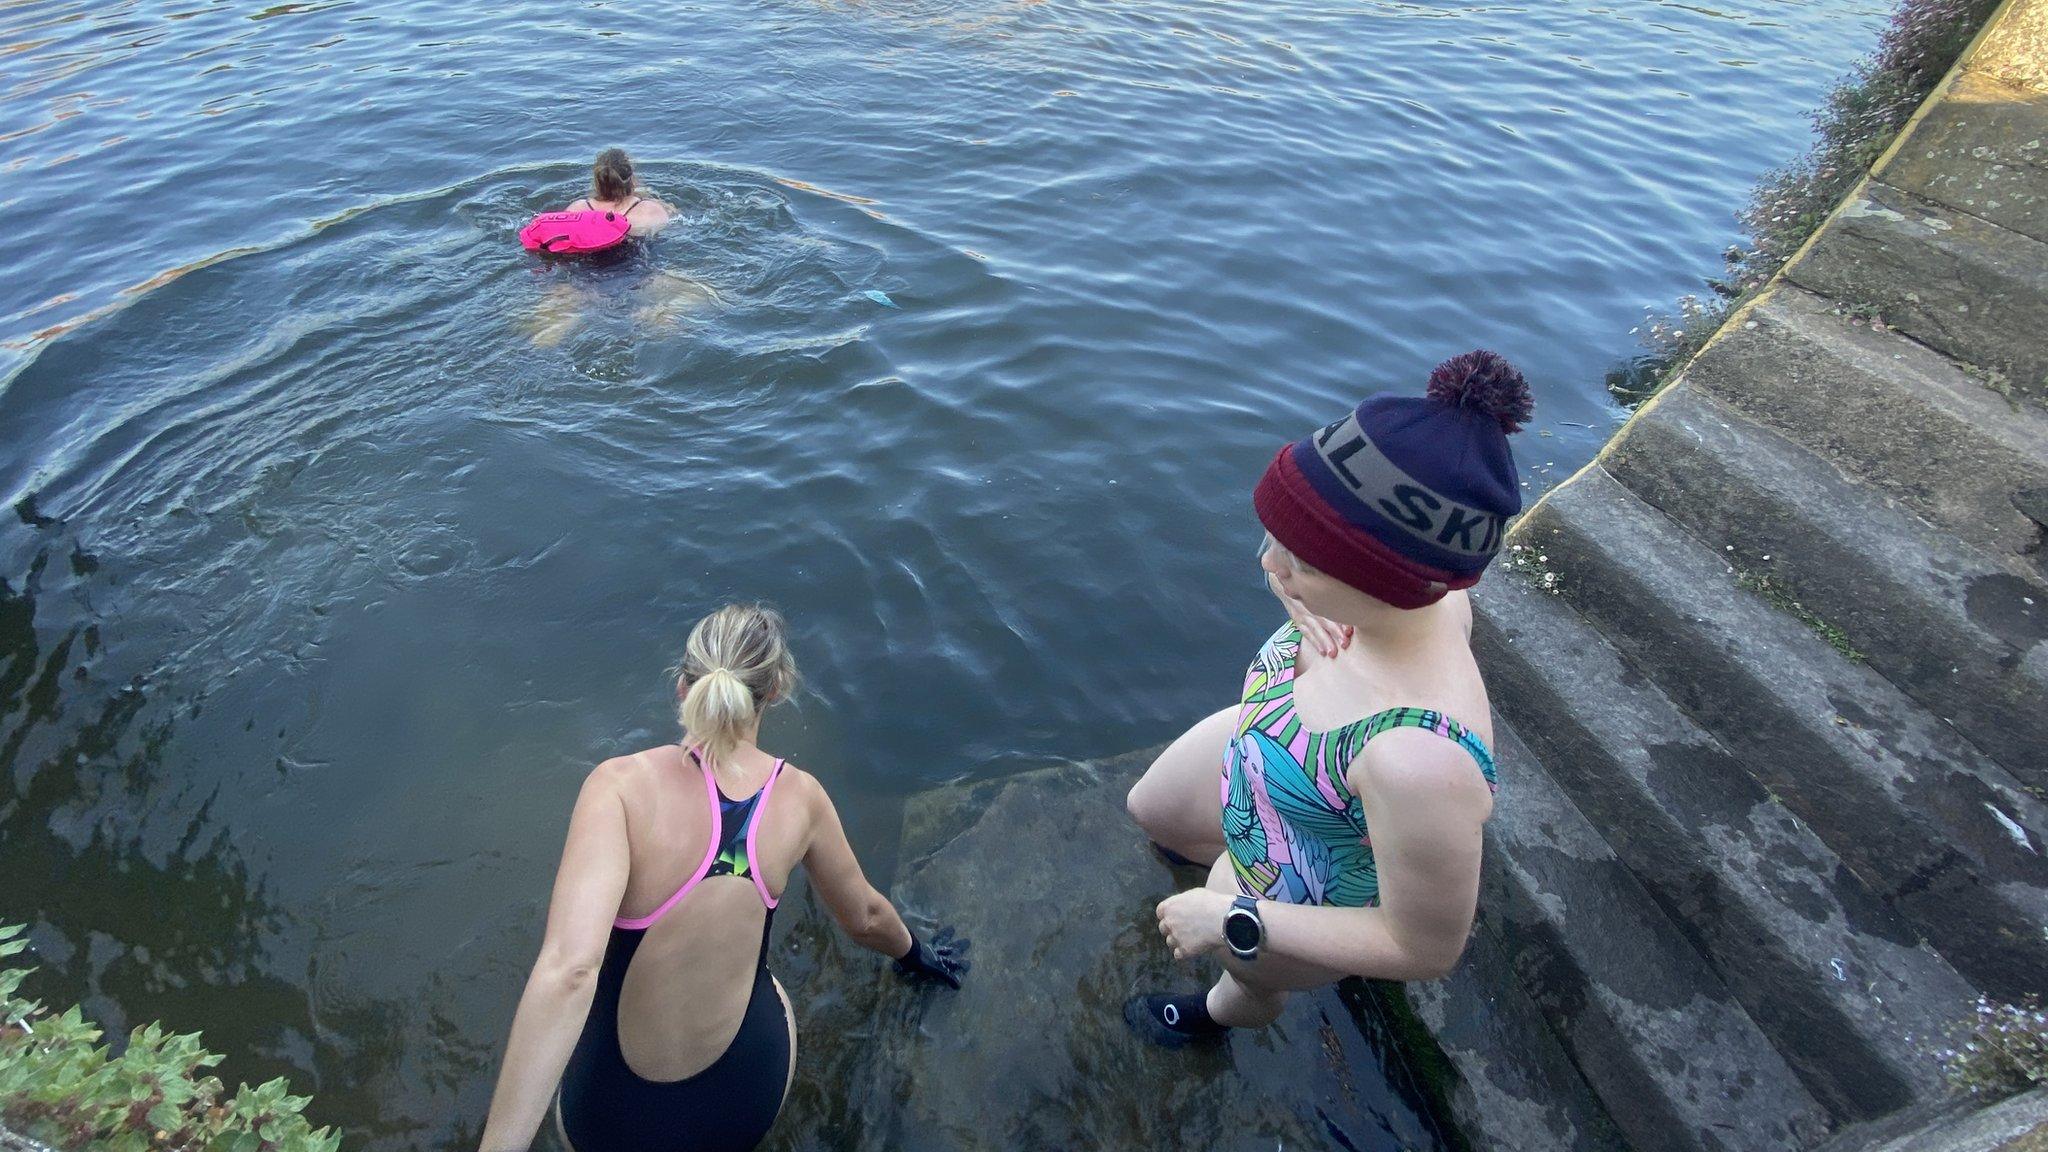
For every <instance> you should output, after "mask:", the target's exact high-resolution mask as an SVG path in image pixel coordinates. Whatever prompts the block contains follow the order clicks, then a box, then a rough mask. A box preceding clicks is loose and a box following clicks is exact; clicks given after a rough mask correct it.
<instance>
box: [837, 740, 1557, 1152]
mask: <svg viewBox="0 0 2048 1152" xmlns="http://www.w3.org/2000/svg"><path fill="white" fill-rule="evenodd" d="M1149 760H1150V756H1149V755H1145V756H1133V757H1127V758H1124V759H1120V760H1112V761H1106V762H1102V763H1098V764H1094V765H1070V766H1065V767H1060V768H1055V769H1046V770H1041V771H1036V772H1027V773H1023V774H1020V775H1018V776H1013V777H1010V778H1008V779H1005V780H1002V781H999V782H995V783H993V784H976V785H967V786H961V787H954V788H945V789H939V790H937V791H934V792H931V793H927V794H925V795H923V796H920V797H917V798H915V799H913V800H912V802H911V804H910V806H909V811H908V813H907V815H906V818H905V829H906V833H905V839H904V849H903V855H904V859H905V860H906V861H908V863H907V864H906V866H905V874H904V876H903V879H902V880H901V881H900V882H899V883H898V884H897V885H896V890H895V895H896V897H897V898H898V900H899V901H900V902H901V903H902V904H903V905H904V906H906V907H907V908H909V909H910V910H911V911H912V913H913V915H928V916H931V917H934V918H936V919H938V920H940V921H942V922H944V923H947V924H951V925H954V926H955V927H957V928H958V929H959V930H960V931H961V932H962V933H964V934H965V935H967V936H969V937H971V938H972V939H973V942H974V943H973V949H972V955H973V961H974V969H973V972H972V974H971V975H970V978H969V980H968V983H967V986H966V987H965V988H964V989H963V990H961V991H960V992H958V993H937V992H929V991H927V992H918V991H915V990H911V989H907V988H894V987H891V988H886V989H884V990H883V992H882V995H881V996H880V998H879V1000H878V1001H877V1003H876V1005H875V1009H874V1019H873V1022H872V1024H871V1029H872V1034H873V1040H872V1046H873V1048H874V1058H873V1060H872V1062H871V1068H870V1070H869V1073H868V1084H869V1087H868V1088H867V1089H866V1096H865V1100H864V1104H863V1110H864V1112H865V1113H866V1114H867V1115H868V1116H870V1117H873V1118H876V1119H875V1120H873V1121H871V1122H870V1125H869V1126H868V1128H867V1129H866V1131H865V1133H864V1138H863V1143H862V1145H861V1146H863V1147H875V1148H889V1149H900V1150H906V1152H915V1150H918V1149H948V1150H967V1149H992V1150H993V1149H1005V1150H1017V1149H1068V1148H1205V1149H1243V1150H1245V1152H1254V1150H1256V1152H1269V1150H1271V1149H1273V1148H1275V1147H1286V1148H1302V1147H1328V1146H1332V1145H1335V1146H1339V1147H1341V1146H1343V1143H1344V1142H1345V1141H1349V1142H1350V1143H1351V1144H1352V1145H1353V1146H1356V1147H1360V1148H1371V1147H1388V1146H1393V1147H1404V1148H1414V1149H1433V1148H1449V1147H1452V1144H1451V1142H1450V1138H1448V1137H1446V1136H1445V1135H1443V1134H1442V1133H1440V1132H1439V1131H1438V1130H1437V1129H1436V1127H1435V1125H1434V1123H1433V1121H1432V1119H1431V1118H1430V1117H1429V1115H1428V1114H1427V1110H1426V1108H1425V1107H1424V1106H1423V1103H1422V1093H1421V1091H1420V1089H1419V1088H1418V1087H1417V1086H1416V1085H1415V1084H1414V1082H1413V1072H1412V1071H1411V1070H1410V1069H1409V1067H1408V1065H1407V1062H1406V1061H1405V1059H1404V1058H1403V1057H1402V1056H1401V1055H1400V1053H1398V1052H1396V1051H1393V1050H1392V1046H1391V1044H1390V1043H1389V1042H1388V1041H1387V1039H1386V1036H1385V1034H1384V1031H1383V1030H1381V1029H1379V1028H1377V1027H1375V1026H1374V1025H1373V1024H1372V1023H1371V1022H1370V1021H1364V1022H1361V1020H1360V1019H1359V1018H1358V1017H1356V1016H1355V1015H1354V1013H1353V1010H1352V1007H1351V1006H1348V1005H1347V1004H1346V1003H1345V1001H1344V999H1343V998H1342V997H1340V996H1339V995H1338V994H1337V992H1336V991H1335V990H1334V989H1326V990H1323V991H1321V992H1317V993H1310V994H1303V995H1297V996H1295V997H1293V998H1292V999H1291V1001H1290V1003H1289V1006H1288V1009H1287V1012H1286V1014H1285V1015H1284V1016H1283V1017H1282V1018H1281V1020H1280V1021H1279V1023H1277V1024H1276V1025H1275V1026H1274V1027H1273V1028H1271V1029H1268V1030H1265V1031H1263V1032H1255V1033H1242V1034H1238V1035H1235V1036H1233V1037H1232V1039H1231V1040H1230V1042H1229V1043H1228V1045H1227V1046H1226V1047H1223V1048H1220V1049H1209V1050H1189V1051H1178V1052H1174V1051H1164V1050H1160V1049H1156V1048H1153V1047H1151V1046H1150V1045H1148V1044H1145V1043H1144V1042H1142V1041H1140V1040H1139V1039H1138V1038H1137V1037H1135V1036H1134V1035H1132V1034H1131V1033H1130V1031H1129V1029H1128V1027H1127V1025H1126V1024H1125V1023H1124V1020H1123V1017H1122V1014H1121V1006H1122V1003H1123V1001H1124V999H1125V998H1126V997H1127V996H1129V995H1130V994H1132V993H1133V992H1137V991H1140V990H1176V991H1192V990H1194V989H1197V988H1202V987H1206V985H1207V983H1208V982H1209V980H1211V979H1213V977H1214V975H1215V972H1216V968H1215V966H1214V965H1213V964H1203V965H1199V966H1190V965H1176V964H1175V963H1174V962H1173V960H1172V958H1171V956H1170V954H1169V953H1168V952H1167V950H1166V949H1165V946H1164V944H1163V943H1162V942H1161V940H1160V937H1159V933H1158V929H1157V926H1156V922H1155V919H1154V913H1153V909H1154V906H1155V905H1156V904H1157V903H1158V901H1159V900H1161V899H1163V898H1164V897H1166V896H1167V895H1169V894H1171V893H1172V892H1173V891H1175V890H1176V887H1177V884H1176V876H1175V874H1174V872H1173V871H1172V870H1170V869H1168V868H1167V867H1165V866H1164V865H1163V864H1161V863H1160V862H1159V861H1158V859H1157V858H1156V857H1155V856H1154V855H1153V854H1152V852H1151V850H1150V849H1149V848H1148V847H1147V846H1146V843H1145V840H1144V838H1143V836H1142V834H1141V833H1140V832H1139V831H1138V829H1137V828H1136V827H1135V826H1134V825H1133V824H1132V823H1131V822H1130V820H1129V818H1128V817H1127V816H1126V815H1125V813H1124V808H1123V798H1124V794H1125V792H1126V791H1127V790H1128V789H1129V787H1130V785H1131V783H1132V782H1134V781H1135V779H1136V777H1137V775H1138V773H1139V772H1140V771H1141V770H1142V769H1143V767H1144V765H1145V764H1146V763H1148V762H1149ZM1183 871H1184V872H1185V871H1187V870H1183ZM1180 879H1181V880H1182V881H1183V882H1192V881H1193V880H1194V879H1195V877H1193V876H1192V875H1184V876H1182V877H1180ZM1534 1146H1536V1147H1550V1146H1551V1145H1546V1144H1543V1143H1542V1142H1541V1141H1537V1142H1536V1144H1535V1145H1534ZM1562 1147H1570V1145H1563V1146H1562Z"/></svg>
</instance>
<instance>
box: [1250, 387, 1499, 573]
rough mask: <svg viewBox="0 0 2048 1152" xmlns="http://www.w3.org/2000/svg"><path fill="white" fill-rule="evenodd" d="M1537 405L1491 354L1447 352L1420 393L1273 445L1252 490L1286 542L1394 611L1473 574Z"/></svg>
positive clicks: (1375, 402) (1489, 552)
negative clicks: (1515, 447) (1513, 441)
mask: <svg viewBox="0 0 2048 1152" xmlns="http://www.w3.org/2000/svg"><path fill="white" fill-rule="evenodd" d="M1534 407H1535V403H1534V401H1533V400H1532V399H1531V398H1530V396H1529V385H1528V382H1527V381H1525V380H1523V379H1522V374H1521V372H1519V371H1518V370H1516V368H1515V366H1514V365H1512V364H1510V363H1508V362H1507V361H1506V360H1505V359H1503V358H1501V357H1500V356H1497V355H1495V354H1494V353H1492V352H1487V351H1485V350H1478V351H1472V352H1467V353H1465V354H1464V355H1462V356H1453V357H1451V358H1450V359H1449V360H1446V361H1444V362H1443V363H1442V364H1439V365H1437V367H1436V370H1435V371H1434V372H1431V373H1430V374H1429V387H1428V389H1427V391H1426V392H1425V393H1424V394H1423V395H1422V396H1419V397H1417V396H1395V395H1392V394H1382V395H1378V396H1374V397H1371V398H1370V399H1368V400H1366V401H1365V402H1364V403H1362V404H1360V405H1359V406H1358V407H1357V408H1356V409H1354V410H1353V411H1351V412H1350V413H1349V414H1347V415H1345V416H1344V417H1343V418H1342V419H1340V420H1338V421H1336V422H1335V423H1333V424H1329V425H1327V426H1325V427H1324V428H1322V429H1321V430H1320V431H1317V432H1315V433H1313V434H1311V435H1309V436H1307V437H1305V438H1303V439H1301V440H1298V441H1296V442H1295V443H1293V444H1290V445H1288V446H1287V447H1285V448H1282V449H1281V450H1280V451H1279V453H1278V454H1277V455H1275V456H1274V457H1273V462H1272V463H1271V464H1269V465H1268V466H1267V467H1266V474H1265V475H1264V476H1262V477H1260V478H1259V484H1258V487H1257V488H1256V489H1254V490H1253V493H1252V504H1253V507H1255V508H1256V509H1257V510H1258V514H1259V521H1260V522H1261V523H1263V524H1264V525H1265V526H1266V530H1267V531H1268V532H1271V533H1272V534H1273V538H1274V539H1276V540H1278V541H1279V542H1280V543H1281V544H1282V545H1284V546H1286V548H1287V550H1288V551H1290V552H1292V553H1294V554H1295V555H1296V556H1299V557H1300V558H1301V559H1302V560H1304V561H1306V562H1308V563H1309V564H1311V565H1314V566H1315V567H1316V568H1319V569H1321V570H1322V571H1324V572H1326V573H1328V574H1329V575H1331V576H1334V577H1336V578H1337V579H1338V580H1341V581H1343V582H1344V583H1346V584H1349V585H1351V586H1352V587H1353V588H1356V589H1358V590H1359V591H1361V592H1364V593H1366V594H1368V595H1370V596H1374V597H1376V598H1378V599H1380V600H1384V601H1386V602H1387V603H1388V604H1391V605H1393V606H1394V607H1396V608H1421V607H1424V606H1426V605H1429V604H1434V603H1436V602H1437V601H1438V600H1441V599H1443V597H1444V594H1445V593H1446V592H1449V591H1450V590H1451V589H1453V588H1470V587H1471V586H1472V585H1474V584H1477V583H1478V582H1479V576H1480V574H1481V573H1482V572H1484V571H1485V570H1486V565H1487V564H1488V563H1489V562H1490V561H1491V560H1492V559H1493V556H1494V553H1496V552H1498V551H1500V538H1501V532H1502V530H1503V529H1505V528H1506V526H1507V519H1508V517H1510V516H1513V515H1514V514H1515V513H1517V512H1520V511H1521V510H1522V489H1521V483H1520V480H1519V478H1518V476H1517V473H1516V470H1515V457H1514V453H1513V452H1512V451H1510V450H1509V448H1508V436H1509V435H1510V434H1511V433H1514V432H1517V431H1520V430H1521V427H1522V425H1524V424H1526V423H1528V420H1529V416H1530V413H1531V412H1532V411H1533V410H1534Z"/></svg>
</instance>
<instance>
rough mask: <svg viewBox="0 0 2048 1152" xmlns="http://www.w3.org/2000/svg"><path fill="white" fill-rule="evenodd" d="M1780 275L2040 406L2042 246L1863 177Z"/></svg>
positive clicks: (2047, 296)
mask: <svg viewBox="0 0 2048 1152" xmlns="http://www.w3.org/2000/svg"><path fill="white" fill-rule="evenodd" d="M1785 274H1786V276H1787V277H1789V278H1790V279H1791V280H1792V281H1793V282H1794V283H1796V284H1798V285H1800V286H1801V287H1803V288H1806V289H1808V290H1809V291H1812V292H1817V293H1819V294H1821V295H1823V296H1831V297H1833V298H1835V299H1836V300H1839V301H1841V302H1842V303H1844V304H1847V305H1853V306H1858V307H1861V308H1865V309H1868V310H1871V311H1874V312H1875V313H1876V314H1877V315H1880V316H1882V317H1883V318H1884V320H1885V322H1886V323H1887V324H1889V325H1890V326H1892V327H1894V328H1897V329H1898V330H1899V331H1902V332H1905V333H1906V334H1908V335H1910V336H1912V337H1913V338H1914V339H1916V340H1919V341H1921V342H1922V343H1924V344H1927V345H1929V346H1931V347H1933V348H1935V349H1937V350H1939V351H1941V352H1944V353H1946V354H1948V355H1949V356H1953V357H1955V358H1956V359H1957V360H1960V361H1962V362H1963V363H1964V364H1966V365H1969V366H1971V367H1972V368H1973V370H1975V371H1979V372H1982V373H1984V374H1985V375H1986V377H1987V379H1989V380H1990V381H1992V382H1993V383H1995V384H1997V385H1998V386H1999V387H2001V388H2004V389H2010V390H2011V391H2012V392H2013V393H2015V394H2017V395H2021V396H2025V397H2028V398H2030V399H2032V400H2034V401H2036V402H2040V401H2042V400H2048V244H2044V243H2043V242H2041V241H2039V240H2034V239H2031V238H2029V237H2027V236H2023V235H2021V234H2020V233H2018V232H2013V231H2010V230H2008V229H2005V228H2001V227H1998V226H1997V225H1995V224H1990V223H1987V222H1985V221H1984V220H1981V219H1979V218H1977V217H1975V216H1972V215H1969V214H1967V213H1964V212H1958V211H1956V210H1955V209H1952V208H1948V207H1946V206H1943V205H1940V204H1936V203H1934V202H1932V201H1929V200H1923V199H1921V198H1919V197H1917V196H1914V195H1912V194H1910V193H1906V192H1901V191H1899V190H1898V189H1896V188H1891V187H1888V186H1886V185H1884V184H1882V183H1879V182H1877V181H1875V180H1873V181H1871V182H1869V183H1868V184H1866V185H1865V186H1864V188H1863V190H1862V192H1861V193H1860V194H1859V195H1857V196H1856V197H1855V198H1854V199H1852V200H1851V201H1850V202H1849V203H1847V204H1845V205H1843V207H1842V208H1841V210H1840V211H1839V212H1837V213H1836V215H1835V216H1834V217H1833V218H1832V219H1830V221H1829V222H1828V225H1827V226H1826V227H1825V228H1823V229H1822V230H1821V232H1820V234H1819V236H1818V237H1816V238H1815V240H1814V242H1813V244H1812V246H1811V247H1809V248H1808V249H1807V250H1806V252H1805V254H1804V255H1802V256H1801V257H1800V258H1799V259H1798V260H1796V261H1794V262H1793V263H1792V265H1791V266H1790V267H1789V268H1787V269H1786V273H1785Z"/></svg>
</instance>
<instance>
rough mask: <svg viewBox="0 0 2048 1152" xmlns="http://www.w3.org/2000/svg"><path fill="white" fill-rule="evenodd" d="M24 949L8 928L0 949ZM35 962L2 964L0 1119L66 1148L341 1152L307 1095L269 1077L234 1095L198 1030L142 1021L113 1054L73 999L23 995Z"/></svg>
mask: <svg viewBox="0 0 2048 1152" xmlns="http://www.w3.org/2000/svg"><path fill="white" fill-rule="evenodd" d="M27 946H28V941H27V940H25V939H23V938H22V928H21V927H20V926H19V925H0V958H5V957H9V956H13V955H15V954H17V953H19V952H21V951H22V950H23V949H25V948H26V947H27ZM29 971H30V970H28V969H21V968H0V1124H4V1125H5V1127H6V1128H11V1129H13V1130H14V1131H15V1132H17V1133H20V1134H21V1135H23V1136H26V1137H29V1138H30V1139H33V1140H40V1141H42V1142H44V1143H46V1144H48V1145H50V1146H51V1147H53V1148H57V1149H61V1150H64V1152H77V1150H81V1149H86V1148H91V1149H94V1150H95V1152H98V1150H102V1149H104V1150H108V1152H145V1150H148V1152H157V1150H162V1152H201V1150H204V1152H245V1150H246V1152H259V1150H260V1152H335V1150H336V1149H337V1148H339V1147H340V1146H341V1136H340V1134H338V1133H336V1132H334V1131H333V1130H332V1129H328V1128H322V1129H319V1130H317V1131H316V1130H315V1129H314V1128H313V1127H312V1126H311V1125H310V1124H308V1123H307V1122H306V1118H305V1117H304V1116H302V1115H300V1114H299V1113H300V1110H301V1109H303V1108H304V1107H305V1106H306V1100H307V1098H306V1097H304V1096H292V1095H288V1091H289V1086H288V1085H287V1084H286V1083H285V1082H284V1081H283V1080H282V1079H278V1080H272V1081H271V1082H269V1083H268V1084H265V1085H263V1086H261V1087H259V1088H251V1087H249V1086H248V1085H247V1084H244V1085H242V1087H241V1088H240V1089H239V1090H237V1091H236V1092H235V1093H234V1094H233V1095H226V1094H225V1090H224V1088H223V1087H222V1085H221V1082H220V1080H219V1079H218V1078H216V1077H213V1076H210V1075H207V1074H206V1070H207V1069H208V1068H211V1067H212V1066H214V1065H215V1064H218V1063H220V1057H219V1056H217V1055H215V1054H213V1053H211V1052H208V1051H207V1050H206V1049H204V1048H202V1047H200V1046H199V1037H198V1036H197V1035H196V1034H195V1035H182V1036H181V1035H175V1034H172V1033H167V1032H165V1031H164V1029H163V1027H162V1025H159V1024H150V1025H146V1026H144V1027H141V1028H137V1029H136V1030H135V1031H134V1032H133V1033H132V1034H130V1035H129V1037H128V1043H127V1046H126V1047H125V1048H123V1049H122V1051H121V1052H120V1053H119V1054H118V1055H116V1054H114V1053H113V1052H112V1051H111V1049H110V1048H109V1047H108V1046H106V1045H103V1044H101V1043H100V1042H99V1041H100V1035H101V1033H100V1030H99V1029H98V1028H96V1027H94V1026H93V1025H92V1024H91V1023H89V1022H87V1021H86V1019H85V1017H84V1014H83V1013H82V1012H81V1011H80V1010H79V1008H78V1007H77V1006H76V1005H73V1006H72V1007H71V1008H69V1009H67V1010H66V1011H64V1012H61V1013H57V1014H52V1013H50V1012H48V1011H47V1010H45V1009H44V1007H43V1006H42V1005H41V1004H38V1003H36V1002H34V1001H31V1000H26V999H23V998H22V997H20V996H18V995H17V994H16V993H17V991H18V990H19V989H20V987H21V983H22V981H23V980H25V979H27V977H28V975H29Z"/></svg>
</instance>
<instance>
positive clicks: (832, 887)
mask: <svg viewBox="0 0 2048 1152" xmlns="http://www.w3.org/2000/svg"><path fill="white" fill-rule="evenodd" d="M803 780H804V781H805V782H806V783H807V784H808V788H807V791H808V793H809V802H810V808H811V843H810V847H809V848H808V849H807V850H806V851H805V852H804V868H805V869H806V870H807V871H809V872H810V874H811V887H812V888H814V889H816V890H817V893H818V899H820V900H823V901H824V902H825V909H826V910H827V911H829V912H830V913H832V918H833V919H834V920H837V921H838V922H839V926H840V927H841V928H844V929H846V934H847V935H848V936H851V937H853V939H854V941H855V942H856V943H858V944H859V945H860V946H861V947H863V948H868V949H871V950H873V951H876V952H880V953H881V954H882V955H884V956H887V957H889V958H890V959H892V960H893V959H899V958H901V957H902V956H903V955H904V954H905V953H907V952H909V951H910V929H909V928H907V927H905V926H904V924H903V917H902V916H900V915H898V914H897V912H896V906H895V905H894V904H891V903H890V902H889V898H888V897H887V896H884V895H882V894H881V893H880V892H878V891H876V890H875V886H874V885H873V884H870V883H868V878H867V874H866V873H864V872H862V871H861V869H860V861H859V860H858V859H856V858H855V857H854V854H853V845H851V844H849V843H847V840H846V829H845V828H844V827H843V826H842V825H841V824H840V823H839V810H838V809H837V808H834V807H833V806H832V798H831V797H830V796H827V795H826V794H825V788H824V786H823V785H821V784H819V783H818V782H817V780H816V779H815V778H813V777H812V776H811V775H810V774H809V773H806V774H805V775H804V776H803Z"/></svg>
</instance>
